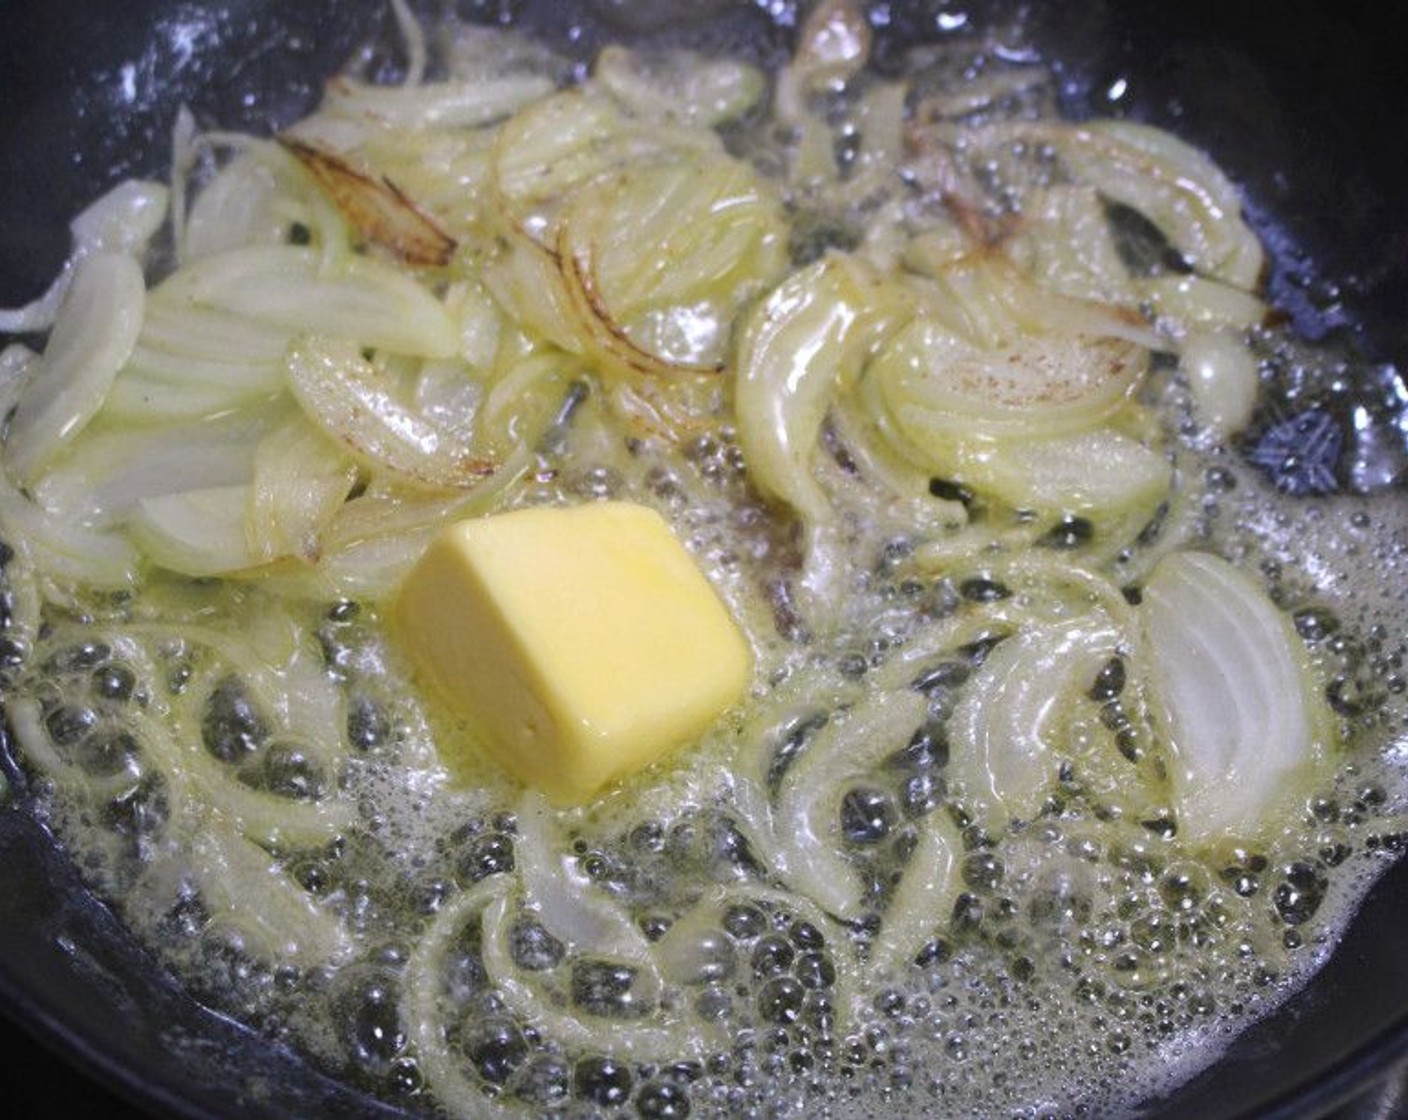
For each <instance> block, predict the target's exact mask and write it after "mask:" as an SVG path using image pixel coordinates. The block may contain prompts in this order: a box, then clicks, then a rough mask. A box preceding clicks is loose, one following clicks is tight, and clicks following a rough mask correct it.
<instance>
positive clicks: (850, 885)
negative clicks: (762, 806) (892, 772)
mask: <svg viewBox="0 0 1408 1120" xmlns="http://www.w3.org/2000/svg"><path fill="white" fill-rule="evenodd" d="M925 706H926V701H925V698H924V696H923V695H922V694H920V693H918V692H915V691H902V692H899V693H897V694H894V695H891V694H883V695H876V696H872V697H868V698H867V699H866V701H865V702H864V703H862V704H859V705H857V707H856V708H854V709H851V710H847V711H841V712H838V713H836V714H835V715H833V716H832V717H831V719H830V721H829V722H828V723H827V724H826V726H825V727H823V728H822V729H821V730H820V731H818V732H817V733H816V735H815V736H814V738H813V739H812V741H811V742H810V743H809V744H808V745H807V746H806V747H805V748H803V752H802V755H801V757H800V758H799V759H798V760H797V761H796V762H794V763H793V764H792V765H791V766H790V767H789V768H788V770H787V771H786V773H785V774H784V775H783V778H782V787H781V789H780V790H779V791H778V802H777V811H776V814H775V816H774V818H773V830H774V840H775V843H776V845H777V846H778V848H779V850H780V852H781V853H782V856H783V858H782V859H781V860H780V861H778V862H779V866H778V867H777V868H776V870H777V872H778V874H779V875H780V876H781V877H782V878H783V880H785V881H786V883H787V885H788V886H790V887H792V888H793V889H794V890H797V891H799V892H801V893H802V894H803V895H805V896H806V897H807V898H809V899H811V900H812V901H813V902H814V903H816V904H817V905H818V906H820V907H821V908H822V909H823V910H825V911H826V912H827V913H829V914H833V915H835V916H836V917H838V918H841V919H842V920H846V921H854V920H855V919H857V918H859V917H860V916H861V912H862V906H863V902H864V897H863V894H864V892H863V890H862V885H861V881H860V876H859V874H858V873H857V872H856V870H855V868H854V867H853V866H852V864H851V863H850V861H849V860H847V858H846V856H845V854H844V852H843V851H842V836H841V799H842V797H843V795H844V794H845V791H846V786H847V783H848V782H850V781H852V780H854V779H856V778H858V777H860V776H861V775H863V774H865V773H866V772H867V771H869V770H871V769H872V768H874V767H875V766H877V765H879V763H880V761H881V760H882V759H883V758H885V757H886V756H887V755H889V754H892V753H893V752H895V751H897V750H900V749H901V748H903V747H904V745H905V744H906V743H907V742H909V740H910V738H911V737H912V736H913V735H914V731H915V729H916V728H917V727H919V725H920V724H921V723H922V722H923V720H924V712H925Z"/></svg>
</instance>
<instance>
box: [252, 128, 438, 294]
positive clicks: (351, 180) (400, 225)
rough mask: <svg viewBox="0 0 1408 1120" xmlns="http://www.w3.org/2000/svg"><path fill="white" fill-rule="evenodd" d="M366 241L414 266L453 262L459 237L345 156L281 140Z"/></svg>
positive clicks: (388, 182)
mask: <svg viewBox="0 0 1408 1120" xmlns="http://www.w3.org/2000/svg"><path fill="white" fill-rule="evenodd" d="M280 143H282V144H283V146H284V148H285V149H286V150H287V151H289V152H290V153H292V155H293V156H294V157H295V158H296V159H297V160H298V162H299V163H301V164H302V165H303V167H304V169H305V170H306V171H307V172H308V173H309V175H311V176H312V177H313V179H314V180H316V182H317V183H318V185H319V186H320V187H321V188H322V189H323V190H324V191H326V192H327V194H328V197H329V198H331V199H332V201H333V202H334V203H335V204H336V205H337V208H338V209H339V210H341V211H342V214H343V216H344V217H345V218H346V219H347V220H348V222H350V223H351V225H352V227H353V228H354V229H355V230H356V231H357V234H358V235H359V237H360V238H361V239H362V240H363V241H370V242H373V243H375V244H377V245H380V246H382V247H383V248H385V249H388V250H390V251H391V252H392V253H393V254H395V256H396V257H398V258H399V259H400V260H403V261H405V262H406V263H407V264H410V265H418V266H424V267H432V268H439V267H443V266H444V265H447V264H449V263H450V259H451V258H452V257H453V256H454V253H455V248H456V245H455V239H454V238H453V237H451V236H450V235H449V234H448V233H446V232H445V230H444V228H443V227H442V226H441V225H440V222H439V221H438V220H437V219H436V218H435V217H433V216H432V215H431V214H429V213H428V212H427V211H426V210H424V209H423V208H422V207H421V206H419V205H417V204H416V203H415V202H414V201H413V200H412V199H411V198H410V197H408V196H407V195H406V193H405V192H404V191H402V190H401V188H400V187H398V186H396V185H395V184H394V183H393V182H392V181H391V180H390V179H388V178H385V177H382V178H377V177H375V176H373V175H370V174H368V173H367V172H366V171H364V170H362V169H361V168H359V167H354V166H353V165H352V164H351V163H350V162H348V161H347V160H346V159H345V158H343V157H342V156H339V155H337V154H335V153H333V152H331V151H328V150H326V149H324V148H322V147H320V146H318V145H315V144H310V143H308V142H306V141H303V140H298V139H295V138H294V137H292V136H285V137H282V138H281V139H280Z"/></svg>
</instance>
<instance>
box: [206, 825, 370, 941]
mask: <svg viewBox="0 0 1408 1120" xmlns="http://www.w3.org/2000/svg"><path fill="white" fill-rule="evenodd" d="M189 859H190V866H191V869H192V872H193V874H194V876H195V879H196V882H197V884H198V885H199V887H200V895H201V901H202V902H204V903H205V905H206V906H207V907H208V909H209V910H210V912H211V916H212V917H213V918H214V919H215V920H216V921H217V922H219V923H220V924H221V925H225V926H228V927H229V928H231V929H234V930H237V931H238V932H239V933H240V934H242V935H243V937H244V939H245V941H246V943H247V946H248V948H249V951H250V952H251V953H254V954H256V955H257V956H259V957H260V958H262V959H264V960H279V961H288V962H289V963H290V964H295V965H301V966H303V967H306V968H314V967H319V966H326V965H328V964H332V963H336V962H338V961H340V960H343V959H345V958H346V957H348V956H350V955H351V953H352V951H353V946H354V942H353V939H352V935H351V934H350V933H348V932H347V930H345V929H344V928H343V927H342V923H341V922H340V921H339V920H338V919H337V917H336V916H335V915H333V914H332V913H330V912H329V911H327V910H324V909H323V908H322V907H320V906H319V905H318V904H317V903H316V902H314V901H313V899H312V897H311V896H310V895H309V894H308V892H307V891H305V890H303V889H302V888H301V887H300V886H298V884H297V883H295V882H294V881H293V880H292V879H291V878H289V876H288V874H287V873H286V872H285V871H284V870H283V868H281V867H280V866H279V864H278V863H277V862H276V861H275V860H274V859H272V858H271V857H270V856H269V855H268V854H267V853H266V852H265V851H264V850H263V849H261V848H260V847H259V846H258V845H256V844H253V843H251V842H250V841H248V840H246V839H245V838H244V837H243V836H240V835H238V834H229V833H227V832H226V831H225V830H224V829H221V828H220V827H218V826H217V827H199V826H198V827H196V828H194V829H192V830H191V839H190V850H189ZM251 899H258V900H259V904H258V905H257V906H255V905H251V901H250V900H251Z"/></svg>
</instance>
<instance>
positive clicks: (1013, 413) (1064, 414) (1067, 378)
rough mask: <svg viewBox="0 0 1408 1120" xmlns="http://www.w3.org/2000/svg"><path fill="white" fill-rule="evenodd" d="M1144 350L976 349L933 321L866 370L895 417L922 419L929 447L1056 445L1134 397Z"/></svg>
mask: <svg viewBox="0 0 1408 1120" xmlns="http://www.w3.org/2000/svg"><path fill="white" fill-rule="evenodd" d="M1147 363H1148V357H1147V353H1146V352H1145V351H1144V349H1143V348H1142V347H1139V346H1136V345H1134V344H1132V343H1129V342H1125V341H1122V340H1119V339H1113V338H1091V337H1085V336H1081V335H1058V334H1044V335H1033V334H1026V333H1020V334H1014V335H1013V336H1012V337H1011V338H1010V339H1009V340H1008V341H1007V344H1006V345H1002V346H996V347H980V346H974V345H973V344H972V343H970V342H968V341H966V340H964V339H963V338H961V337H960V336H958V335H956V334H955V333H953V332H952V331H951V330H949V329H948V328H947V327H945V326H944V325H943V324H941V323H937V322H935V321H934V320H932V319H928V318H919V319H916V320H914V321H913V322H912V323H910V324H908V325H907V326H906V327H904V328H903V329H902V330H900V331H899V333H898V334H897V335H896V336H895V337H894V338H893V339H892V340H891V341H890V342H889V343H888V344H887V345H886V346H885V348H884V350H883V351H882V352H881V353H880V354H879V355H878V356H877V357H876V358H875V360H874V361H873V362H872V363H871V365H870V368H869V371H868V374H867V376H869V377H873V378H875V379H877V380H878V382H879V385H880V392H881V394H882V397H883V399H884V400H885V402H886V405H887V407H888V408H889V409H890V411H891V412H892V413H895V414H901V413H907V414H918V413H921V412H922V414H923V421H922V426H923V427H924V429H925V431H926V434H927V435H929V436H930V437H938V436H939V433H942V432H945V431H947V432H950V433H951V434H953V435H955V436H964V435H966V436H983V435H986V436H991V437H1002V438H1009V439H1010V438H1012V437H1015V436H1059V435H1067V434H1069V433H1072V432H1078V431H1082V430H1085V429H1089V428H1092V427H1095V426H1097V425H1099V424H1100V423H1102V422H1103V421H1104V420H1105V419H1107V418H1108V417H1109V416H1110V415H1112V414H1113V413H1114V412H1115V411H1116V410H1118V409H1119V408H1120V407H1121V406H1122V405H1123V404H1124V403H1125V402H1126V401H1127V400H1128V399H1129V397H1130V395H1131V394H1132V393H1133V392H1134V390H1135V388H1136V387H1137V386H1138V384H1139V382H1140V379H1141V378H1142V376H1143V373H1144V370H1145V368H1146V367H1147Z"/></svg>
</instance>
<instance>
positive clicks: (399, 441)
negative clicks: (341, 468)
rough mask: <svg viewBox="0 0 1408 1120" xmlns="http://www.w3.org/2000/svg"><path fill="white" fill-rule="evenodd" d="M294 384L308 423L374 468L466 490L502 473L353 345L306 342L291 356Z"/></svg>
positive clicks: (415, 481) (438, 486) (297, 345)
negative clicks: (413, 403) (418, 407)
mask: <svg viewBox="0 0 1408 1120" xmlns="http://www.w3.org/2000/svg"><path fill="white" fill-rule="evenodd" d="M288 375H289V383H290V385H291V386H292V388H293V393H294V396H295V397H296V398H297V399H298V402H299V404H300V405H302V406H303V410H304V412H305V413H307V415H308V418H309V419H310V420H312V421H313V422H314V423H315V424H316V425H317V426H318V427H319V428H321V429H322V430H323V431H324V432H326V433H327V434H328V435H329V436H331V437H332V438H333V439H335V440H337V441H339V442H340V443H342V444H343V445H345V446H346V447H347V448H348V449H350V450H351V452H352V453H353V454H354V455H355V456H356V457H357V458H358V459H359V460H360V461H361V462H363V463H365V464H366V465H367V466H369V467H372V468H376V469H380V470H383V471H387V472H390V473H392V474H394V475H395V476H397V477H398V478H399V479H400V480H401V481H403V482H405V483H407V484H409V485H412V486H417V487H421V488H426V487H430V488H435V489H446V490H453V489H462V488H464V487H467V486H471V485H473V484H474V483H476V482H478V481H479V480H481V479H483V478H485V477H487V476H488V475H491V474H493V473H494V464H493V463H490V462H488V461H486V460H485V459H482V458H480V457H478V456H476V455H474V454H472V453H471V452H470V450H469V449H468V448H466V447H464V446H463V445H462V443H461V442H460V440H459V439H458V438H457V437H456V434H455V433H454V432H453V431H449V430H446V429H443V428H441V427H439V426H438V425H436V424H434V423H432V422H431V421H430V420H428V419H427V418H426V417H424V416H422V415H421V414H420V413H419V412H417V411H415V410H414V409H412V408H411V407H409V406H408V405H407V404H405V403H403V402H402V401H401V400H400V399H398V397H397V395H396V394H395V393H393V392H392V390H391V387H390V385H389V383H388V382H389V378H387V377H386V376H384V375H382V374H379V372H378V371H377V369H376V368H375V367H373V366H372V364H371V363H370V362H368V361H367V360H366V359H364V358H363V357H362V356H361V353H360V352H359V351H358V349H357V347H356V346H354V345H352V344H349V343H339V342H334V341H332V340H330V339H325V338H312V337H310V338H305V339H302V340H300V341H299V342H297V343H295V344H294V345H293V346H292V347H291V348H290V349H289V352H288Z"/></svg>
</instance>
